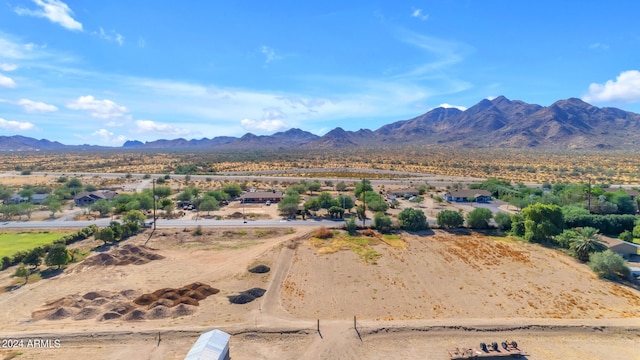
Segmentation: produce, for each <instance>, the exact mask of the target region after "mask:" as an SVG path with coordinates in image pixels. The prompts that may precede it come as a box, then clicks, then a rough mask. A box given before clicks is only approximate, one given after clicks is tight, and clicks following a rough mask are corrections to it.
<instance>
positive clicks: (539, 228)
mask: <svg viewBox="0 0 640 360" xmlns="http://www.w3.org/2000/svg"><path fill="white" fill-rule="evenodd" d="M522 216H523V218H524V239H525V240H527V241H529V242H543V241H546V240H547V239H549V238H551V237H552V236H554V235H558V234H559V233H560V232H561V231H562V228H563V227H564V219H563V217H562V210H561V209H560V207H559V206H558V205H552V204H541V203H536V204H533V205H531V206H527V207H526V208H525V209H524V210H522Z"/></svg>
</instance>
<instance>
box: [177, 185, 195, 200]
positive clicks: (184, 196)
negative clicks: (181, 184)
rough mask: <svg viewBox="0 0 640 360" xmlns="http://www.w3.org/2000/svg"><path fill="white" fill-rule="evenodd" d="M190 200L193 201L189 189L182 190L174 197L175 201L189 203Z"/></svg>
mask: <svg viewBox="0 0 640 360" xmlns="http://www.w3.org/2000/svg"><path fill="white" fill-rule="evenodd" d="M191 199H193V192H192V191H191V188H186V189H184V190H182V192H181V193H180V194H178V195H176V200H178V201H191Z"/></svg>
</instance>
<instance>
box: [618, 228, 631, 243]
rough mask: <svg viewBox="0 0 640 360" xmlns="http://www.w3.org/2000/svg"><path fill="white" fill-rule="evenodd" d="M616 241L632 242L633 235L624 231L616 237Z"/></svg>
mask: <svg viewBox="0 0 640 360" xmlns="http://www.w3.org/2000/svg"><path fill="white" fill-rule="evenodd" d="M618 239H620V240H622V241H626V242H630V243H632V242H633V233H632V232H631V231H629V230H625V231H623V232H621V233H620V235H618Z"/></svg>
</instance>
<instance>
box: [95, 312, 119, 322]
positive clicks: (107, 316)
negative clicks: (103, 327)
mask: <svg viewBox="0 0 640 360" xmlns="http://www.w3.org/2000/svg"><path fill="white" fill-rule="evenodd" d="M120 317H122V315H121V314H118V313H115V312H107V313H104V314H102V316H101V317H100V321H104V320H113V319H119V318H120Z"/></svg>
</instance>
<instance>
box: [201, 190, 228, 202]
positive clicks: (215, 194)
mask: <svg viewBox="0 0 640 360" xmlns="http://www.w3.org/2000/svg"><path fill="white" fill-rule="evenodd" d="M205 196H209V197H212V198H214V199H216V200H217V201H218V202H220V201H224V200H229V194H227V193H226V192H224V191H221V190H213V191H207V192H206V193H205Z"/></svg>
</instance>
